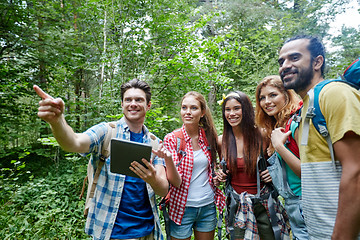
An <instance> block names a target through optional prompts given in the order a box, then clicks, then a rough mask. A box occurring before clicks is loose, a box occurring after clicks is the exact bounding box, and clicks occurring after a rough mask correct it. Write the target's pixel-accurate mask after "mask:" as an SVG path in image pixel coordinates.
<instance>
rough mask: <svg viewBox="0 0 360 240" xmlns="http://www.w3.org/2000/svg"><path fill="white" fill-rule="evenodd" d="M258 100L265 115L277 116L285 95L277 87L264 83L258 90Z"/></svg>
mask: <svg viewBox="0 0 360 240" xmlns="http://www.w3.org/2000/svg"><path fill="white" fill-rule="evenodd" d="M259 102H260V107H261V108H262V109H263V110H264V112H265V113H266V114H267V115H269V116H271V117H277V114H278V113H279V112H280V110H281V109H283V107H284V106H285V104H286V96H285V95H284V94H283V93H281V92H280V91H279V89H278V88H276V87H273V86H270V85H266V86H264V87H262V88H261V90H260V94H259Z"/></svg>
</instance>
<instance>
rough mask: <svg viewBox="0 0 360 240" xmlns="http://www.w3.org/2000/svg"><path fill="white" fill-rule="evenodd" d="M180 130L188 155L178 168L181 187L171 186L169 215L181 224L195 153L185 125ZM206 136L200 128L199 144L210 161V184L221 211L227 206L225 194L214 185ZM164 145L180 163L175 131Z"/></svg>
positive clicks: (167, 136)
mask: <svg viewBox="0 0 360 240" xmlns="http://www.w3.org/2000/svg"><path fill="white" fill-rule="evenodd" d="M175 131H177V130H175ZM180 131H182V133H183V136H184V138H185V152H186V156H185V157H184V158H183V159H182V161H181V163H180V165H179V166H178V167H177V170H178V171H179V174H180V176H181V178H182V183H181V185H180V187H179V188H176V187H174V186H171V187H170V201H169V216H170V218H171V220H173V221H174V222H175V223H176V224H179V225H180V224H181V221H182V218H183V216H184V212H185V205H186V201H187V196H188V190H189V186H190V180H191V175H192V170H193V165H194V153H193V148H192V145H191V138H190V137H189V135H188V134H187V132H186V130H185V127H184V126H182V128H181V129H180ZM204 138H205V132H204V130H203V129H200V132H199V145H200V148H201V149H202V150H203V152H204V153H205V155H206V157H207V159H208V162H209V165H208V176H209V182H210V186H211V187H212V189H213V190H214V192H215V199H214V201H215V203H216V205H217V206H218V209H219V211H220V212H222V210H223V208H224V207H225V195H224V193H223V192H222V191H220V189H218V188H216V187H214V184H213V181H212V169H211V167H210V166H211V154H210V150H209V149H208V146H207V145H206V144H205V141H204ZM205 140H206V139H205ZM164 146H165V147H166V148H167V149H168V150H169V151H170V152H171V155H172V159H173V161H174V163H175V164H178V163H179V162H180V160H181V159H180V158H179V154H178V152H177V139H176V136H175V134H174V132H171V133H169V134H168V135H166V136H165V138H164Z"/></svg>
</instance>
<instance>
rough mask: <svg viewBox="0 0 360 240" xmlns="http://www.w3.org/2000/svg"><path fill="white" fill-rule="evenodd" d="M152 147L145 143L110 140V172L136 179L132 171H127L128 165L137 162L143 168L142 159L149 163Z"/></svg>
mask: <svg viewBox="0 0 360 240" xmlns="http://www.w3.org/2000/svg"><path fill="white" fill-rule="evenodd" d="M151 149H152V147H151V146H150V145H148V144H145V143H138V142H132V141H128V140H124V139H118V138H113V139H111V149H110V171H111V172H113V173H119V174H123V175H127V176H131V177H137V178H139V176H138V175H136V174H135V173H134V172H133V171H131V170H130V169H129V167H130V163H132V162H133V161H137V162H139V163H140V164H141V165H143V166H144V167H145V168H146V166H145V164H144V163H143V162H142V160H141V159H142V158H145V159H146V160H148V161H150V157H151Z"/></svg>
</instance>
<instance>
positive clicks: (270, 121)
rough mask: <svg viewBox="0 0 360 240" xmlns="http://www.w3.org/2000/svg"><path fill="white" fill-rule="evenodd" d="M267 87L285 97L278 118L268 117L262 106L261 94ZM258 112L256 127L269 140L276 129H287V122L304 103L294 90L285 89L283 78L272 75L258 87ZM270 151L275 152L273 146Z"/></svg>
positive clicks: (256, 112) (256, 114)
mask: <svg viewBox="0 0 360 240" xmlns="http://www.w3.org/2000/svg"><path fill="white" fill-rule="evenodd" d="M265 86H272V87H275V88H277V89H278V90H279V91H280V93H281V94H284V96H285V105H284V107H283V108H282V109H281V110H280V111H279V113H278V114H277V116H276V118H275V117H274V116H269V115H267V114H266V113H265V112H264V110H263V109H262V107H261V106H260V93H261V89H262V88H263V87H265ZM255 95H256V110H255V122H256V125H257V126H258V127H259V128H261V129H263V130H264V132H265V135H266V137H267V138H268V139H270V137H271V131H272V130H273V129H274V128H276V127H285V125H286V122H287V121H288V120H289V119H290V118H291V116H292V115H293V114H294V113H295V112H296V111H297V110H298V109H299V106H300V105H301V103H302V100H301V98H300V97H299V96H298V95H297V94H296V93H295V91H294V90H292V89H285V87H284V84H283V82H282V81H281V78H280V77H279V76H278V75H270V76H267V77H265V78H264V79H263V80H262V81H261V82H260V83H259V84H258V86H257V87H256V92H255ZM270 149H271V150H272V151H274V148H273V147H272V145H271V141H270Z"/></svg>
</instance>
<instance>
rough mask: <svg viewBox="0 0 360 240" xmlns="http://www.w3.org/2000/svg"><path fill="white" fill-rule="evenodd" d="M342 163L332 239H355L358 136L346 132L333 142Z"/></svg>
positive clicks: (359, 201) (359, 212) (359, 209)
mask: <svg viewBox="0 0 360 240" xmlns="http://www.w3.org/2000/svg"><path fill="white" fill-rule="evenodd" d="M334 152H335V155H336V159H339V160H340V162H341V165H342V175H341V181H340V191H339V203H338V212H337V215H336V221H335V226H334V232H333V236H332V239H334V240H335V239H336V240H341V239H347V240H349V239H357V236H358V234H359V232H360V194H359V193H360V136H359V135H357V134H355V133H354V132H347V133H346V134H345V136H344V137H343V138H342V139H340V140H339V141H337V142H335V143H334Z"/></svg>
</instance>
